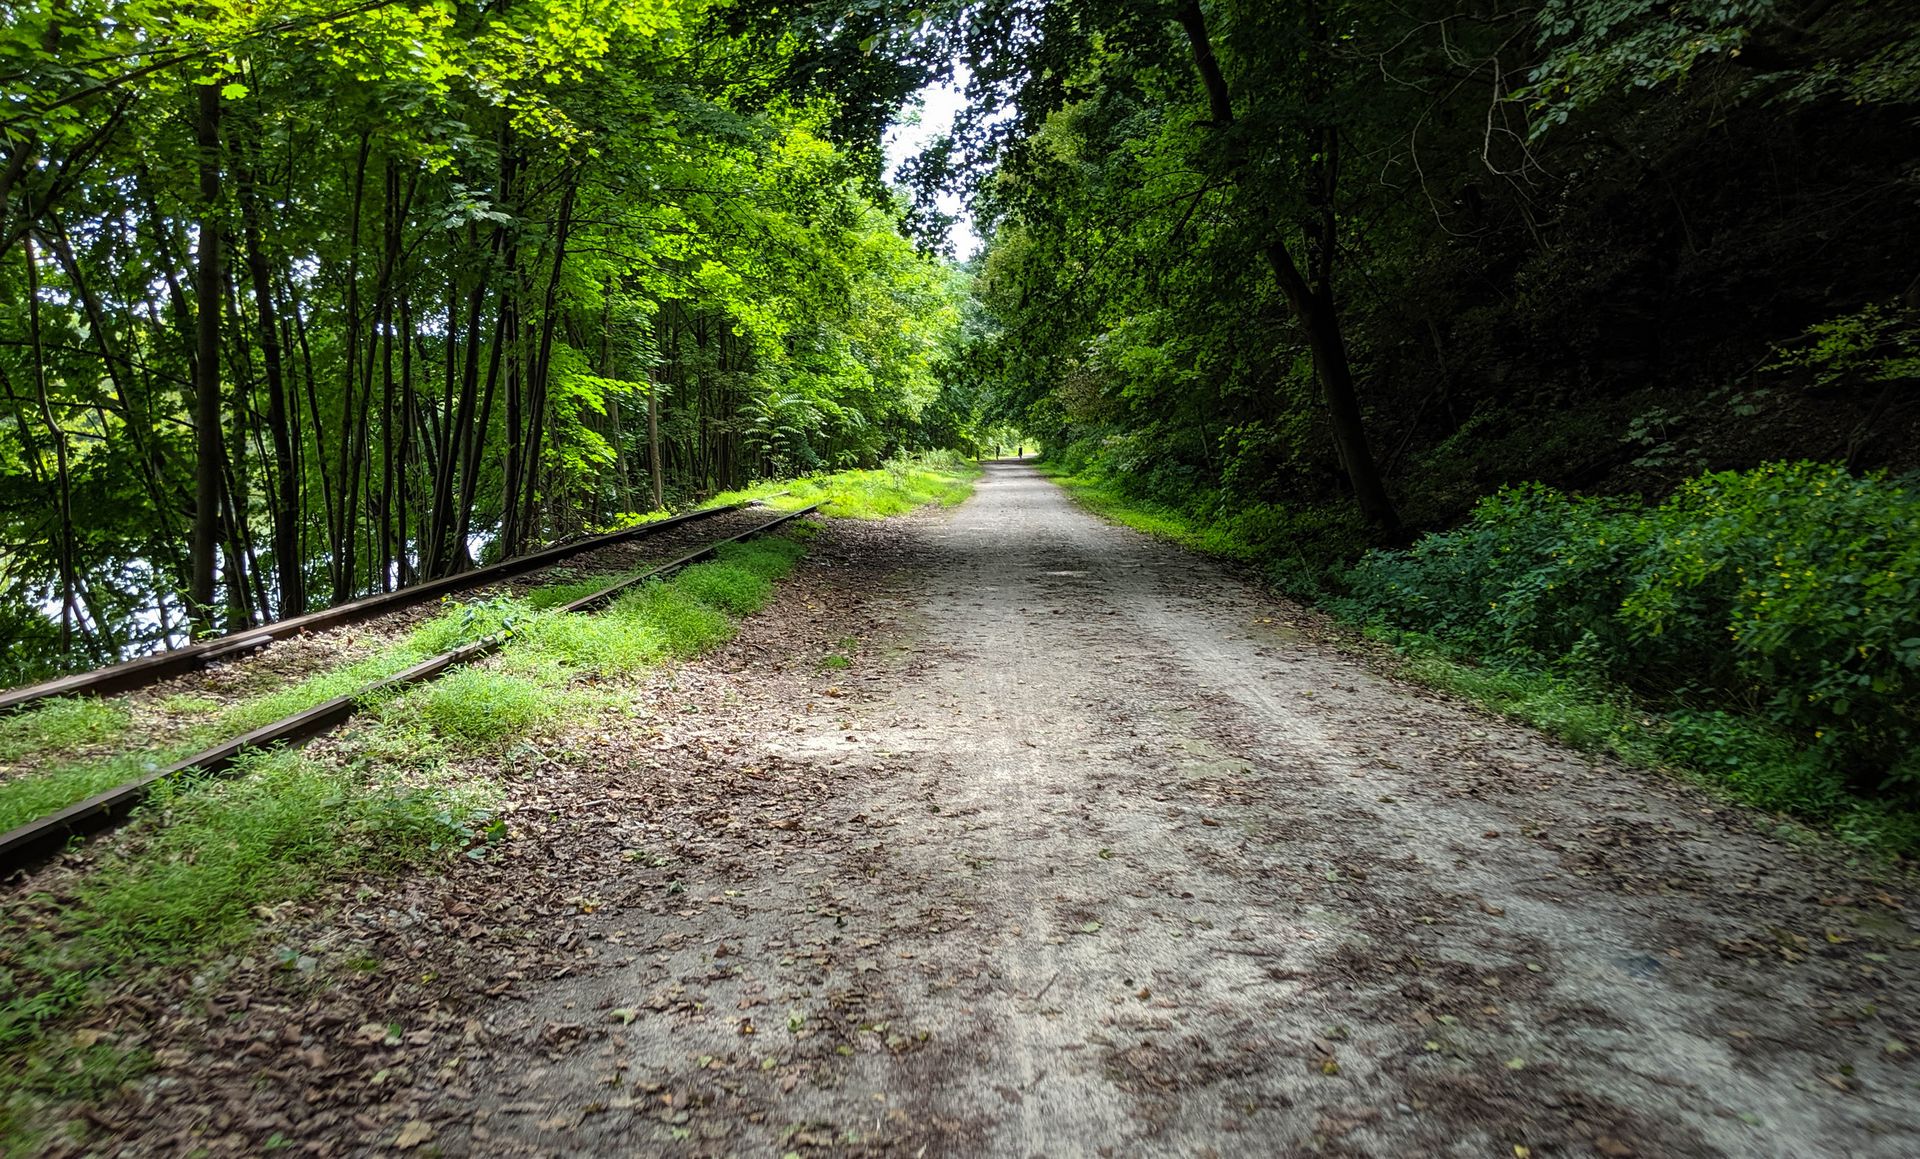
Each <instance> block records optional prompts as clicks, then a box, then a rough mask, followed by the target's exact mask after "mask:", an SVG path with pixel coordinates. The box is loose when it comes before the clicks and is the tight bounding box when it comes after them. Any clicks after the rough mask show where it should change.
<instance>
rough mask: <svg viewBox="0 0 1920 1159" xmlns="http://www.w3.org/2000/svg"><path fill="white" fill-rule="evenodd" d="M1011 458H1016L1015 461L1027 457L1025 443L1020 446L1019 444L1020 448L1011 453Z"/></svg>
mask: <svg viewBox="0 0 1920 1159" xmlns="http://www.w3.org/2000/svg"><path fill="white" fill-rule="evenodd" d="M1013 457H1014V458H1016V459H1024V458H1026V457H1027V445H1026V444H1025V443H1022V444H1020V446H1019V447H1018V448H1016V449H1015V450H1014V452H1013Z"/></svg>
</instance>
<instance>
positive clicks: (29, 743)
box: [0, 697, 132, 829]
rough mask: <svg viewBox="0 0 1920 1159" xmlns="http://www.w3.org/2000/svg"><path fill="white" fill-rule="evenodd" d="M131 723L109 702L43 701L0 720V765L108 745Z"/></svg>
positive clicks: (68, 699) (2, 826)
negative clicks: (87, 747)
mask: <svg viewBox="0 0 1920 1159" xmlns="http://www.w3.org/2000/svg"><path fill="white" fill-rule="evenodd" d="M131 724H132V718H131V717H130V716H129V715H128V714H127V710H126V709H125V708H123V707H122V706H120V705H118V704H115V703H113V702H111V701H106V700H81V699H73V698H68V697H60V698H57V699H54V700H49V701H44V702H42V703H41V704H38V705H36V706H34V707H32V708H30V709H28V710H26V711H25V712H18V713H15V714H13V715H11V716H4V717H0V763H6V764H11V763H13V762H16V761H22V760H25V759H26V758H29V757H37V758H39V759H42V760H44V759H46V758H47V757H48V756H50V755H52V754H55V753H62V752H71V751H73V750H74V749H79V748H85V747H86V746H88V745H98V744H108V743H111V742H113V741H116V740H118V739H120V737H121V736H123V735H124V734H125V733H126V731H127V729H128V727H129V726H130V725H131ZM4 828H5V826H4V825H0V829H4Z"/></svg>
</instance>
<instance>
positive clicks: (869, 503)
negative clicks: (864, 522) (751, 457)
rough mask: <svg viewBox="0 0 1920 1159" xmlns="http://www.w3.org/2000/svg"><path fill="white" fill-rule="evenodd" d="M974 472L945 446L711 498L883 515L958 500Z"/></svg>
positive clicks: (850, 515)
mask: <svg viewBox="0 0 1920 1159" xmlns="http://www.w3.org/2000/svg"><path fill="white" fill-rule="evenodd" d="M979 473H980V472H979V468H977V467H975V466H974V465H973V464H972V463H971V462H968V461H967V460H965V459H963V458H961V457H960V456H958V455H956V454H954V453H953V452H951V451H945V452H927V453H922V454H918V455H912V456H899V457H895V458H893V459H889V460H888V461H887V462H886V463H884V464H883V465H882V466H880V467H879V468H877V469H875V470H870V471H863V470H850V471H840V472H837V473H835V474H832V475H817V476H811V477H808V478H804V479H795V480H792V481H790V482H786V483H774V482H769V483H766V484H762V485H761V486H759V487H753V488H749V489H747V490H743V491H733V492H728V493H726V494H723V495H719V496H716V497H715V498H714V502H716V503H718V502H739V501H741V500H745V499H758V498H765V499H767V501H768V502H769V503H770V504H773V505H775V506H779V507H784V508H788V509H791V508H795V507H805V506H807V505H809V504H813V503H820V504H823V505H824V506H823V507H822V508H821V510H822V511H823V512H824V513H825V514H827V515H831V516H835V517H838V518H843V519H884V518H886V517H887V516H889V515H903V514H905V513H906V512H909V511H912V510H914V509H915V508H917V507H924V506H926V505H927V504H930V503H938V504H940V505H941V506H945V507H951V506H953V505H955V504H957V503H960V502H962V501H963V500H965V499H966V497H967V496H968V495H971V494H972V493H973V481H974V479H976V478H977V477H978V476H979ZM778 492H785V494H777V493H778Z"/></svg>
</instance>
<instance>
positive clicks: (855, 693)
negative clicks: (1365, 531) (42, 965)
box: [100, 464, 1920, 1156]
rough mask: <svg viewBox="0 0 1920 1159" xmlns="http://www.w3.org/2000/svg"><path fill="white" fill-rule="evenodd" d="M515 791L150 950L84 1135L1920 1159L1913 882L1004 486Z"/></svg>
mask: <svg viewBox="0 0 1920 1159" xmlns="http://www.w3.org/2000/svg"><path fill="white" fill-rule="evenodd" d="M836 658H844V659H845V660H846V661H848V662H849V663H848V664H847V665H846V666H842V665H841V664H840V661H839V660H838V659H836ZM509 784H510V790H509V791H510V795H511V796H512V798H513V802H514V803H513V808H512V812H510V814H509V818H510V822H511V828H512V839H511V840H510V841H509V843H508V847H509V852H508V854H507V855H506V857H504V858H503V859H502V860H500V861H498V862H489V863H487V864H483V865H475V866H472V867H462V869H461V870H460V871H459V872H455V873H451V874H448V875H445V876H431V877H428V876H423V877H421V878H418V879H414V880H409V881H405V882H399V883H385V884H380V885H374V884H359V885H356V886H354V887H352V888H350V889H343V890H342V891H340V892H339V893H338V894H336V895H334V896H332V897H330V898H328V899H322V900H321V901H319V902H316V903H314V904H312V905H309V906H304V907H301V908H300V909H298V910H292V911H289V912H288V913H286V914H282V915H276V917H275V919H274V920H275V925H274V927H273V928H272V931H271V932H270V933H269V935H268V939H269V941H273V940H278V941H279V942H280V943H281V944H282V945H285V946H288V947H292V948H293V949H296V950H298V951H299V952H300V953H302V954H306V955H309V956H310V958H311V960H312V961H313V962H314V963H316V965H315V967H314V969H313V970H312V971H311V973H310V975H308V976H304V977H301V978H288V977H287V974H288V972H287V971H285V970H277V969H276V968H275V967H274V965H273V963H272V962H271V961H270V960H269V959H268V956H266V955H262V956H261V958H260V960H259V961H255V960H253V959H251V958H249V959H246V960H242V961H236V962H230V963H226V964H225V965H224V966H223V972H222V973H221V974H220V975H219V981H217V982H213V983H209V982H207V981H206V980H205V979H204V978H203V979H201V980H199V985H200V987H201V992H199V993H196V992H195V991H194V988H193V983H190V982H187V981H185V980H183V983H182V987H181V991H180V993H179V994H176V995H174V996H171V997H170V998H168V999H167V1000H166V1003H165V1004H163V1005H162V1006H157V1007H156V1009H155V1010H154V1011H152V1012H150V1013H149V1016H148V1017H147V1019H146V1021H147V1023H148V1024H149V1025H152V1026H156V1027H158V1029H157V1030H155V1031H154V1032H153V1033H154V1034H155V1038H154V1039H153V1045H154V1046H155V1047H157V1048H159V1049H161V1051H162V1055H161V1057H162V1061H163V1064H164V1069H163V1071H162V1072H161V1075H160V1077H159V1078H158V1079H156V1080H150V1081H149V1083H148V1084H147V1085H146V1086H145V1087H144V1088H143V1090H142V1091H141V1092H140V1094H139V1095H138V1096H137V1097H130V1098H129V1099H128V1100H127V1102H126V1104H125V1105H124V1106H119V1107H115V1108H109V1109H108V1110H107V1112H106V1113H104V1114H103V1115H102V1116H101V1119H100V1124H101V1126H102V1127H103V1128H104V1130H105V1131H106V1137H107V1138H109V1139H115V1138H117V1140H118V1145H119V1146H120V1147H121V1149H123V1150H125V1151H127V1152H129V1153H173V1152H174V1151H177V1150H182V1149H185V1148H186V1147H187V1146H188V1145H189V1144H191V1145H192V1146H194V1147H201V1148H205V1149H206V1150H207V1151H209V1152H210V1153H226V1152H233V1153H243V1152H247V1151H248V1150H249V1149H250V1148H252V1149H257V1148H258V1146H259V1145H260V1143H261V1141H262V1140H263V1139H265V1138H267V1137H269V1136H268V1132H273V1133H277V1134H279V1135H280V1136H281V1138H282V1139H283V1140H285V1141H287V1142H289V1143H290V1144H292V1145H294V1146H297V1147H302V1148H305V1149H306V1150H308V1151H310V1152H313V1153H323V1154H324V1153H387V1152H392V1151H403V1152H414V1153H420V1154H425V1153H430V1152H431V1153H438V1154H448V1155H459V1154H476V1155H482V1154H484V1155H492V1154H587V1153H590V1154H668V1155H724V1154H774V1155H783V1154H787V1153H789V1152H797V1153H799V1154H802V1155H811V1154H873V1155H915V1156H919V1155H974V1154H993V1155H1007V1156H1028V1155H1036V1154H1046V1155H1088V1154H1094V1155H1101V1156H1121V1155H1277V1154H1306V1153H1315V1154H1323V1155H1325V1154H1331V1155H1342V1154H1346V1155H1389V1154H1390V1155H1395V1156H1416V1155H1460V1156H1468V1155H1473V1156H1492V1155H1499V1156H1514V1155H1532V1156H1552V1155H1603V1156H1629V1155H1643V1156H1664V1155H1836V1156H1839V1155H1847V1156H1883V1155H1884V1156H1904V1155H1910V1154H1913V1153H1915V1151H1916V1150H1920V1133H1917V1129H1920V1099H1917V1098H1916V1097H1915V1096H1916V1086H1920V1071H1916V1070H1915V1069H1914V1066H1913V1064H1912V1062H1911V1059H1912V1052H1913V1051H1914V1050H1920V1024H1917V1023H1916V1007H1915V1002H1914V997H1915V995H1914V989H1915V979H1916V969H1915V967H1916V963H1920V928H1917V927H1916V921H1915V918H1914V917H1913V914H1912V910H1911V909H1910V908H1909V906H1908V904H1907V899H1906V897H1905V896H1904V895H1903V888H1902V884H1901V883H1899V882H1888V881H1883V880H1874V879H1870V878H1863V877H1860V876H1857V875H1856V874H1854V873H1853V872H1852V871H1849V870H1847V869H1845V868H1843V867H1840V866H1837V865H1835V864H1831V863H1828V862H1825V861H1822V860H1821V859H1820V858H1819V857H1818V855H1816V854H1812V853H1807V852H1804V851H1801V850H1798V849H1796V848H1794V847H1792V846H1788V845H1785V844H1783V843H1781V842H1779V841H1777V840H1775V839H1774V838H1772V837H1769V836H1767V835H1766V834H1765V833H1764V832H1763V831H1762V829H1761V828H1760V827H1758V826H1756V825H1755V824H1754V822H1753V819H1752V818H1751V817H1750V816H1749V815H1747V814H1746V813H1744V812H1743V811H1740V810H1737V809H1733V808H1730V807H1728V806H1726V805H1724V804H1722V803H1719V802H1716V801H1715V800H1713V799H1711V798H1709V797H1707V796H1705V795H1703V794H1701V793H1699V792H1697V791H1695V790H1693V789H1690V788H1688V787H1687V786H1684V785H1681V784H1677V783H1675V782H1672V781H1670V780H1667V779H1664V778H1661V777H1659V776H1656V775H1653V774H1648V773H1642V772H1637V771H1633V770H1625V769H1621V768H1617V767H1615V766H1612V765H1610V764H1607V763H1604V762H1596V761H1595V760H1594V759H1593V758H1592V757H1590V756H1586V755H1582V754H1579V753H1575V752H1572V751H1569V750H1565V749H1563V748H1561V747H1558V746H1556V745H1555V744H1553V743H1551V742H1549V741H1547V740H1545V739H1543V738H1541V737H1540V736H1538V735H1537V734H1534V733H1532V732H1530V731H1528V730H1526V729H1523V728H1519V727H1516V726H1512V725H1510V724H1507V723H1504V722H1501V721H1498V720H1494V719H1491V718H1489V717H1487V716H1486V715H1485V714H1482V713H1479V712H1476V711H1474V710H1472V709H1470V708H1467V707H1463V706H1461V705H1458V704H1455V703H1452V702H1449V701H1447V700H1445V699H1443V698H1441V697H1438V696H1435V695H1433V694H1431V693H1429V692H1426V691H1423V690H1420V689H1417V688H1413V687H1410V686H1407V685H1405V684H1403V683H1399V682H1396V681H1394V680H1392V679H1390V678H1388V677H1386V676H1383V675H1381V674H1379V673H1378V672H1376V671H1374V670H1373V669H1372V668H1371V667H1370V666H1369V664H1368V663H1367V662H1366V661H1365V660H1364V659H1362V658H1356V657H1354V656H1353V655H1351V654H1349V653H1347V652H1344V651H1342V650H1341V649H1339V648H1337V647H1335V646H1333V645H1331V644H1328V643H1326V642H1325V640H1324V638H1323V634H1322V633H1321V632H1320V631H1319V630H1318V628H1317V627H1316V624H1315V621H1314V619H1313V617H1312V616H1311V615H1310V614H1309V613H1306V612H1303V611H1302V610H1300V609H1298V608H1296V607H1293V606H1291V605H1288V604H1286V603H1284V602H1281V601H1277V600H1274V599H1273V598H1271V597H1269V596H1267V595H1264V594H1262V593H1260V592H1258V591H1256V590H1254V589H1252V588H1251V587H1249V586H1247V585H1246V584H1244V583H1243V582H1241V581H1240V580H1239V579H1237V578H1235V577H1234V576H1232V575H1231V574H1229V573H1227V572H1225V571H1224V570H1222V569H1221V568H1220V567H1219V566H1217V565H1215V564H1213V563H1211V562H1209V561H1206V560H1203V559H1200V558H1197V557H1194V556H1192V555H1190V554H1187V553H1185V552H1182V551H1180V550H1178V549H1175V548H1171V547H1169V546H1166V545H1164V544H1160V543H1157V542H1154V541H1151V540H1149V539H1146V538H1145V537H1142V536H1139V535H1137V534H1135V533H1133V532H1130V531H1127V530H1125V529H1122V528H1116V527H1113V526H1110V525H1107V524H1105V523H1102V522H1101V521H1099V520H1097V519H1095V518H1093V517H1092V516H1090V515H1087V514H1086V513H1084V512H1082V511H1081V510H1079V509H1078V508H1076V507H1074V506H1073V505H1072V504H1071V503H1070V502H1069V501H1068V499H1067V498H1066V497H1065V495H1064V494H1063V493H1062V492H1060V491H1059V489H1058V488H1056V487H1054V486H1053V485H1052V484H1050V483H1047V482H1045V481H1044V480H1042V479H1041V478H1039V477H1038V476H1037V475H1035V474H1034V473H1033V472H1031V471H1030V470H1028V469H1026V468H1024V467H1021V466H1018V465H1014V464H1000V465H994V466H993V467H991V468H990V469H989V471H988V474H987V476H986V478H985V479H984V480H983V481H982V483H981V484H980V487H979V490H978V492H977V493H976V495H975V497H974V498H973V499H972V500H970V501H969V502H968V503H967V504H965V505H964V506H962V507H960V508H958V509H957V510H955V511H953V512H949V513H927V514H921V515H916V516H911V517H907V518H903V519H897V520H890V521H887V522H885V523H882V524H864V525H855V524H848V523H843V522H836V523H833V524H831V525H829V527H828V528H827V529H826V530H824V531H823V532H822V533H821V534H820V536H819V537H818V538H817V539H816V541H815V550H814V552H813V554H812V555H810V557H809V559H808V561H807V562H806V563H805V564H804V565H803V567H802V568H801V570H800V571H799V572H798V573H797V574H796V576H795V578H794V579H792V580H790V581H788V582H787V583H785V584H783V585H782V594H781V596H780V597H779V598H778V600H777V601H776V603H775V605H774V606H773V607H771V608H770V609H769V610H768V611H767V612H766V613H764V614H762V615H761V616H758V617H755V618H754V619H753V620H751V621H749V622H748V624H747V625H746V626H745V629H744V630H743V633H742V635H741V636H740V637H739V638H738V639H737V640H736V641H734V643H732V644H730V645H728V646H727V647H726V648H724V649H722V650H720V651H719V652H717V653H715V654H714V655H712V656H711V657H709V658H707V659H705V660H702V661H700V662H697V663H693V664H688V665H685V666H682V667H679V668H676V669H671V670H663V671H662V672H660V673H658V674H656V675H655V676H654V677H652V678H650V680H649V681H648V682H647V683H646V685H645V686H643V687H640V688H637V689H635V690H634V693H633V696H632V700H631V709H630V711H628V712H626V713H623V714H621V715H619V717H618V718H617V719H607V720H604V721H601V722H599V723H598V724H596V726H595V727H594V729H592V730H591V731H582V732H579V733H577V734H575V735H573V736H571V737H570V738H569V741H568V743H567V744H566V745H564V746H556V747H555V748H554V749H553V750H552V751H549V752H545V753H542V754H540V755H539V760H538V762H536V765H535V767H532V768H521V769H519V770H518V771H516V772H514V773H513V774H512V775H511V776H510V779H509ZM347 962H357V963H373V965H372V966H371V967H364V968H352V969H350V968H347V967H346V966H345V965H343V963H347ZM208 991H217V993H214V992H208Z"/></svg>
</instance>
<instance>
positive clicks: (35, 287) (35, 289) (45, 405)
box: [21, 233, 79, 652]
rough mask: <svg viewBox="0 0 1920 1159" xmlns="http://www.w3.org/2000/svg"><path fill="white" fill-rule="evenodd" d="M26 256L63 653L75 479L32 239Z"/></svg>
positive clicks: (71, 583)
mask: <svg viewBox="0 0 1920 1159" xmlns="http://www.w3.org/2000/svg"><path fill="white" fill-rule="evenodd" d="M21 243H22V247H23V248H24V249H25V250H26V255H27V329H28V337H29V340H30V341H31V343H32V346H33V393H34V397H35V398H36V399H37V400H38V401H39V404H40V420H41V421H42V422H44V423H46V424H47V436H48V437H49V438H51V439H52V440H53V460H54V472H55V482H56V484H57V486H56V489H55V491H54V497H55V500H56V503H57V507H56V510H55V515H56V516H57V517H58V518H59V521H60V527H59V530H58V531H57V532H56V535H55V539H56V543H57V546H56V548H55V553H56V558H57V559H58V561H59V567H60V650H61V651H62V652H66V651H68V650H70V649H71V648H72V647H73V622H74V619H75V617H76V615H77V614H78V612H79V605H78V604H77V603H76V588H77V579H76V576H75V574H74V565H73V554H74V553H73V476H72V474H71V468H70V464H69V462H68V456H67V429H66V427H65V426H63V425H62V424H61V423H60V421H59V419H58V418H57V417H55V415H54V413H53V401H52V400H51V399H50V398H49V397H48V396H47V360H46V352H45V350H44V348H43V346H42V342H41V337H40V255H39V254H37V253H35V252H34V248H33V235H32V234H31V233H29V234H28V235H27V236H26V237H24V238H22V239H21Z"/></svg>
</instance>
